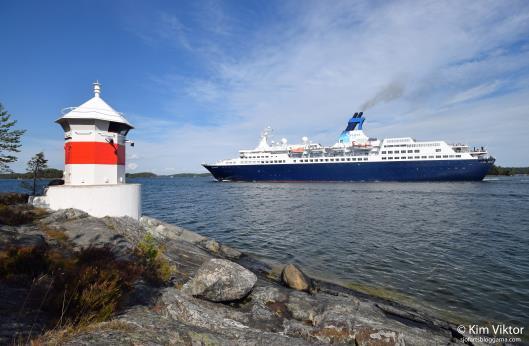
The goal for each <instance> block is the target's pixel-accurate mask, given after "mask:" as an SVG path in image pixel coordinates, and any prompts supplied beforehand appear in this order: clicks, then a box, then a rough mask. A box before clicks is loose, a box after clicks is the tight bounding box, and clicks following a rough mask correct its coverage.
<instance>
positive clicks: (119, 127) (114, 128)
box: [108, 121, 130, 136]
mask: <svg viewBox="0 0 529 346" xmlns="http://www.w3.org/2000/svg"><path fill="white" fill-rule="evenodd" d="M129 130H130V127H129V126H128V125H126V124H122V123H117V122H115V121H111V122H110V124H109V125H108V132H113V133H119V134H120V135H122V136H126V135H127V133H128V132H129Z"/></svg>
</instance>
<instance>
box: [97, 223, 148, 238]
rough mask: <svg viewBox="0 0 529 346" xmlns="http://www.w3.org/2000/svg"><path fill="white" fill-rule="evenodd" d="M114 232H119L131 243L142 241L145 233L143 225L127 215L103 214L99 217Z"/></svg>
mask: <svg viewBox="0 0 529 346" xmlns="http://www.w3.org/2000/svg"><path fill="white" fill-rule="evenodd" d="M101 220H102V221H103V222H104V223H105V224H106V225H107V226H108V228H109V229H110V230H111V231H112V233H114V234H119V235H122V236H123V237H125V238H126V239H127V240H129V241H130V242H132V243H135V244H137V243H138V242H140V241H142V239H143V238H144V237H145V234H147V231H146V230H145V228H144V227H143V225H142V224H141V223H140V222H139V221H138V220H135V219H133V218H131V217H129V216H124V217H109V216H105V217H104V218H102V219H101Z"/></svg>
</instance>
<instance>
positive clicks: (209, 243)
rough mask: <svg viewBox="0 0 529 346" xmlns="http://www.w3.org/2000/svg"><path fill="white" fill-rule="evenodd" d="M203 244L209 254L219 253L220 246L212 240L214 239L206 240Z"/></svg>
mask: <svg viewBox="0 0 529 346" xmlns="http://www.w3.org/2000/svg"><path fill="white" fill-rule="evenodd" d="M203 244H204V247H205V248H206V249H207V250H208V251H209V252H212V253H214V254H217V253H219V251H220V245H219V243H218V242H217V241H216V240H214V239H208V240H206V241H205V242H203Z"/></svg>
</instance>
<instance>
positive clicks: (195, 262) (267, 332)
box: [0, 203, 465, 345]
mask: <svg viewBox="0 0 529 346" xmlns="http://www.w3.org/2000/svg"><path fill="white" fill-rule="evenodd" d="M11 204H12V203H11ZM24 210H25V209H24ZM4 212H5V211H4ZM27 212H32V213H35V211H34V210H33V211H29V210H28V211H27ZM36 214H37V215H36V217H35V218H34V219H33V220H32V221H31V222H27V223H23V224H20V225H11V226H9V225H5V224H4V225H1V226H0V259H2V258H4V259H8V257H6V256H7V255H6V254H7V253H17V254H20V251H21V249H26V250H25V251H34V250H35V249H37V250H39V249H44V250H42V251H47V252H46V253H53V251H56V249H58V248H60V247H62V248H68V249H71V251H72V252H71V254H74V253H79V252H82V251H86V249H92V250H91V251H93V249H98V248H99V249H110V251H111V253H112V256H115V257H112V258H115V260H114V261H116V262H119V263H129V264H130V263H135V261H137V259H136V257H135V256H137V252H136V249H137V248H138V247H140V248H141V246H142V245H141V244H142V242H144V241H145V237H146V235H148V237H150V238H152V239H153V241H154V242H155V243H156V244H158V245H159V246H161V247H162V248H163V255H161V256H163V261H166V262H167V263H168V264H169V266H170V271H169V272H168V273H170V274H168V277H167V280H166V281H164V282H162V283H156V284H155V283H153V282H150V281H149V280H146V279H144V277H145V276H143V277H137V278H134V279H133V280H131V281H130V282H131V283H130V285H129V286H130V287H129V288H130V289H128V290H127V294H125V295H123V296H122V297H121V298H120V302H119V306H117V307H116V311H115V312H114V313H112V314H111V315H110V316H109V318H105V319H104V320H103V321H97V322H92V323H89V324H87V323H85V324H83V325H82V327H77V328H73V326H71V325H70V326H69V327H68V328H65V326H64V325H61V324H60V321H59V322H57V318H56V317H55V318H54V317H53V316H51V315H50V314H49V313H48V312H47V311H45V309H42V303H40V304H39V303H38V302H39V299H40V300H42V299H44V300H45V299H46V297H47V294H48V292H46V290H43V292H42V294H39V295H37V297H36V299H33V298H31V297H32V293H31V291H32V290H33V287H40V286H38V285H37V284H40V281H39V282H38V283H37V284H36V282H37V281H36V280H41V281H44V282H45V281H46V278H47V277H48V280H49V281H51V283H50V284H49V285H48V286H46V285H41V286H42V287H48V291H49V287H51V286H52V284H54V282H55V281H54V280H56V279H54V278H53V279H51V280H50V279H49V275H48V274H42V275H39V276H38V277H34V278H33V281H32V283H31V284H29V285H25V286H24V285H21V284H20V282H17V283H16V284H14V283H13V282H12V281H9V280H7V279H6V276H5V275H4V277H3V278H2V277H0V289H1V291H2V296H1V297H0V344H9V343H17V344H18V343H24V344H25V343H30V342H33V343H36V344H39V343H41V344H66V345H92V344H107V345H110V344H112V345H130V344H135V345H138V344H142V345H143V344H150V345H156V344H161V345H166V344H178V345H180V344H184V345H265V344H266V345H307V344H315V345H319V344H354V345H457V344H465V342H464V335H462V334H461V333H459V332H458V331H457V329H456V327H455V326H454V325H451V324H450V323H448V322H446V321H443V320H440V319H437V318H434V317H432V316H428V314H425V313H423V312H421V311H417V310H415V309H411V308H407V307H405V306H403V305H401V304H399V303H397V302H392V301H389V300H385V299H382V298H377V297H373V296H370V295H367V294H365V293H361V292H357V291H354V290H352V289H348V288H345V287H341V286H338V285H335V284H332V283H328V282H324V281H319V280H315V279H311V278H309V277H307V276H306V275H305V274H304V273H303V272H302V271H301V270H300V269H299V268H297V267H296V266H294V265H287V266H285V267H284V269H283V270H282V273H281V275H279V276H277V275H276V276H274V275H271V272H272V268H270V267H268V266H267V265H266V264H265V263H262V262H260V261H258V260H256V259H255V258H252V257H251V256H248V255H247V254H244V253H243V252H240V251H238V250H236V249H233V248H231V247H229V246H226V245H224V244H220V243H218V242H217V241H215V240H213V239H209V238H206V237H204V236H201V235H199V234H197V233H194V232H192V231H189V230H186V229H184V228H181V227H178V226H175V225H171V224H167V223H164V222H162V221H160V220H157V219H154V218H151V217H148V216H143V217H142V218H141V219H140V220H139V221H136V220H133V219H131V218H127V217H124V218H111V217H104V218H95V217H91V216H89V215H87V214H86V213H84V212H82V211H79V210H73V209H68V210H60V211H56V212H45V211H38V212H37V213H36ZM13 249H14V250H13ZM27 249H30V250H27ZM8 250H9V251H10V252H8ZM13 251H15V252H13ZM17 251H18V252H17ZM39 251H40V250H39ZM71 254H70V255H69V256H72V255H71ZM1 256H3V257H1ZM6 263H7V262H6ZM76 263H78V262H76ZM127 268H128V267H127ZM127 270H130V269H127ZM4 274H6V273H4ZM144 274H145V271H144ZM146 274H149V273H146ZM65 292H66V291H65ZM65 295H66V293H65ZM43 296H44V298H42V297H43ZM28 297H30V298H28ZM32 300H35V301H36V303H35V304H32V303H31V301H32ZM28 301H29V302H28ZM64 305H65V304H64V301H63V310H64ZM63 313H64V311H63ZM60 317H61V320H62V319H63V314H61V316H60ZM81 317H82V316H81ZM82 320H83V319H82V318H81V319H79V321H82ZM79 325H80V324H79Z"/></svg>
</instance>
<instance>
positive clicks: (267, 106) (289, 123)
mask: <svg viewBox="0 0 529 346" xmlns="http://www.w3.org/2000/svg"><path fill="white" fill-rule="evenodd" d="M0 47H1V48H0V80H1V82H0V102H1V103H2V104H3V106H4V107H5V108H6V109H7V110H8V111H9V112H10V113H11V114H12V115H13V118H14V119H16V120H17V121H18V124H17V126H18V127H19V128H22V129H26V130H27V132H26V134H25V135H24V138H23V142H22V144H23V146H22V151H21V153H20V154H19V155H18V156H19V160H18V162H17V163H15V164H12V165H11V167H12V169H14V170H15V171H19V172H20V171H24V170H25V167H26V162H27V161H28V160H29V158H30V157H31V156H33V155H34V154H35V153H37V152H40V151H43V152H44V153H45V155H46V157H47V158H48V159H49V166H50V167H54V168H63V162H64V153H63V134H62V129H61V128H60V126H59V125H57V124H55V123H54V121H55V120H56V119H57V118H58V117H59V116H60V115H61V110H62V109H64V108H66V107H72V106H78V105H80V104H82V103H83V102H85V101H86V100H88V99H89V98H91V97H92V96H93V91H92V83H93V82H94V81H95V80H99V82H100V83H101V84H102V93H101V96H102V98H103V99H104V100H105V101H106V102H107V103H109V104H110V105H111V106H112V107H113V108H115V109H116V110H118V111H120V112H123V113H124V115H125V117H126V118H127V119H128V120H129V121H130V122H131V123H132V124H133V125H134V126H135V129H134V130H133V131H131V132H130V133H129V136H128V137H129V138H130V139H132V140H133V141H134V142H135V143H136V145H135V146H134V147H133V148H131V147H127V164H128V168H127V169H128V171H130V172H142V171H151V172H155V173H158V174H170V173H181V172H206V171H205V169H203V168H202V167H201V165H200V164H201V163H203V162H214V161H217V160H219V159H226V158H232V157H236V156H238V150H241V149H253V148H254V147H255V146H257V143H258V141H259V135H260V132H261V130H262V129H263V128H264V127H266V126H271V127H272V128H273V129H274V137H273V139H275V140H280V139H281V138H287V139H288V141H289V143H299V142H301V138H302V137H303V136H307V137H308V138H309V139H310V140H311V141H313V142H318V143H321V144H324V145H332V144H334V143H335V142H336V141H337V138H338V136H339V134H340V132H341V131H342V130H343V129H344V128H345V126H346V124H347V121H348V119H349V118H350V117H351V115H352V114H353V113H354V112H357V111H360V110H364V112H365V116H366V118H367V120H366V123H365V125H364V131H365V132H366V134H368V135H369V136H370V137H377V138H379V139H381V138H387V137H408V136H409V137H413V138H416V139H417V140H445V141H447V142H450V143H453V142H457V143H461V142H463V143H467V144H469V145H470V146H485V147H486V148H487V149H488V150H489V151H490V153H491V154H492V155H493V156H494V157H496V159H497V164H499V165H502V166H529V2H528V1H524V0H522V1H486V0H479V1H459V0H458V1H376V0H375V1H372V0H371V1H340V0H333V1H324V0H321V1H310V0H297V1H289V0H282V1H250V0H245V1H242V0H238V1H213V0H204V1H200V0H197V1H140V0H138V1H118V0H112V1H99V0H92V1H84V0H76V1H58V0H52V1H26V0H16V1H15V0H2V1H0Z"/></svg>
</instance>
